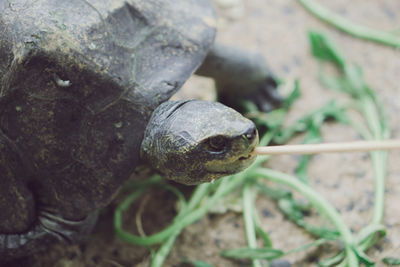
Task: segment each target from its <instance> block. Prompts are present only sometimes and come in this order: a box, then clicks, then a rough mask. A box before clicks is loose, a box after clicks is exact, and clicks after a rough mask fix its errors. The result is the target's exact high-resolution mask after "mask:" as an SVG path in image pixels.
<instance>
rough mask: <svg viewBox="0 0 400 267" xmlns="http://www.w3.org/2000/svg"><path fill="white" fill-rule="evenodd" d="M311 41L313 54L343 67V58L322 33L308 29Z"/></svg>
mask: <svg viewBox="0 0 400 267" xmlns="http://www.w3.org/2000/svg"><path fill="white" fill-rule="evenodd" d="M308 36H309V38H310V42H311V52H312V53H313V55H314V56H315V57H316V58H318V59H320V60H322V61H329V62H331V63H334V64H336V65H337V66H338V67H339V68H340V69H342V70H343V69H344V67H345V64H346V63H345V60H344V57H343V56H342V55H341V54H340V52H339V51H338V49H336V47H335V46H334V45H333V43H332V42H330V41H329V40H328V39H327V38H326V37H325V36H324V35H322V34H320V33H317V32H314V31H310V32H309V33H308Z"/></svg>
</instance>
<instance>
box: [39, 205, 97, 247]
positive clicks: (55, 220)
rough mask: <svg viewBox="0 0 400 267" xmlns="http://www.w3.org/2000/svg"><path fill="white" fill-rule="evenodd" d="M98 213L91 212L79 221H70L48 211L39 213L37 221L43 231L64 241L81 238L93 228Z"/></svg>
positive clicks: (68, 241)
mask: <svg viewBox="0 0 400 267" xmlns="http://www.w3.org/2000/svg"><path fill="white" fill-rule="evenodd" d="M97 216H98V213H97V212H93V213H91V214H89V216H87V217H86V218H84V219H82V220H80V221H71V220H66V219H64V218H62V217H61V216H58V215H55V214H54V213H51V212H48V211H41V212H40V213H39V223H40V225H41V227H42V228H43V230H44V231H46V232H48V233H50V234H52V235H53V236H55V237H56V238H57V239H59V240H60V241H63V242H65V243H75V242H77V241H79V240H81V239H82V238H83V237H84V236H86V235H87V234H88V233H90V231H91V230H92V229H93V226H94V224H95V223H96V220H97Z"/></svg>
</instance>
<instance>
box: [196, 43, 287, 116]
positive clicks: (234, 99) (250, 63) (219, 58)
mask: <svg viewBox="0 0 400 267" xmlns="http://www.w3.org/2000/svg"><path fill="white" fill-rule="evenodd" d="M196 74H199V75H202V76H207V77H211V78H214V79H215V82H216V86H217V89H218V95H219V98H220V101H221V102H223V103H224V104H227V105H229V106H231V107H233V108H236V109H239V110H240V109H241V107H242V105H243V100H249V101H251V102H253V103H255V104H256V105H257V107H258V108H259V109H260V110H262V111H270V110H272V109H274V108H276V107H278V106H279V105H280V103H281V102H282V98H281V97H280V95H279V94H278V92H277V85H278V84H277V80H276V78H275V77H274V75H273V74H272V73H271V71H270V69H269V68H268V66H267V64H266V62H265V60H264V57H263V56H262V55H261V54H259V53H252V52H247V51H243V50H241V49H239V48H235V47H231V46H226V45H222V44H214V47H213V48H212V49H211V50H210V52H209V53H208V55H207V57H206V59H205V61H204V62H203V64H202V65H201V66H200V68H199V69H198V70H197V72H196Z"/></svg>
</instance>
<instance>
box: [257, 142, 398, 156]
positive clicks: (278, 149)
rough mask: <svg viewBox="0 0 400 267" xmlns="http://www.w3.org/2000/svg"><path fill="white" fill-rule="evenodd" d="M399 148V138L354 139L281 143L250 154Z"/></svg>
mask: <svg viewBox="0 0 400 267" xmlns="http://www.w3.org/2000/svg"><path fill="white" fill-rule="evenodd" d="M391 149H400V140H376V141H354V142H344V143H324V144H303V145H281V146H261V147H256V148H255V149H254V151H253V152H252V154H257V155H288V154H303V155H306V154H319V153H336V152H362V151H372V150H391Z"/></svg>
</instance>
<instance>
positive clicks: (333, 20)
mask: <svg viewBox="0 0 400 267" xmlns="http://www.w3.org/2000/svg"><path fill="white" fill-rule="evenodd" d="M298 2H299V3H300V4H301V5H303V6H304V7H305V8H306V9H307V10H308V11H309V12H310V13H311V14H313V15H314V16H316V17H318V18H319V19H320V20H323V21H325V22H327V23H329V24H331V25H333V26H335V27H336V28H338V29H339V30H341V31H343V32H345V33H348V34H350V35H353V36H355V37H358V38H361V39H365V40H369V41H374V42H377V43H381V44H384V45H388V46H392V47H395V48H397V47H399V46H400V37H398V36H396V35H394V34H392V33H389V32H385V31H379V30H374V29H370V28H368V27H364V26H361V25H358V24H355V23H353V22H351V21H350V20H347V19H345V18H343V17H342V16H339V15H337V14H335V13H333V12H331V11H329V10H328V9H326V8H324V7H323V6H322V5H320V4H318V3H317V2H315V1H314V0H298Z"/></svg>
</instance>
